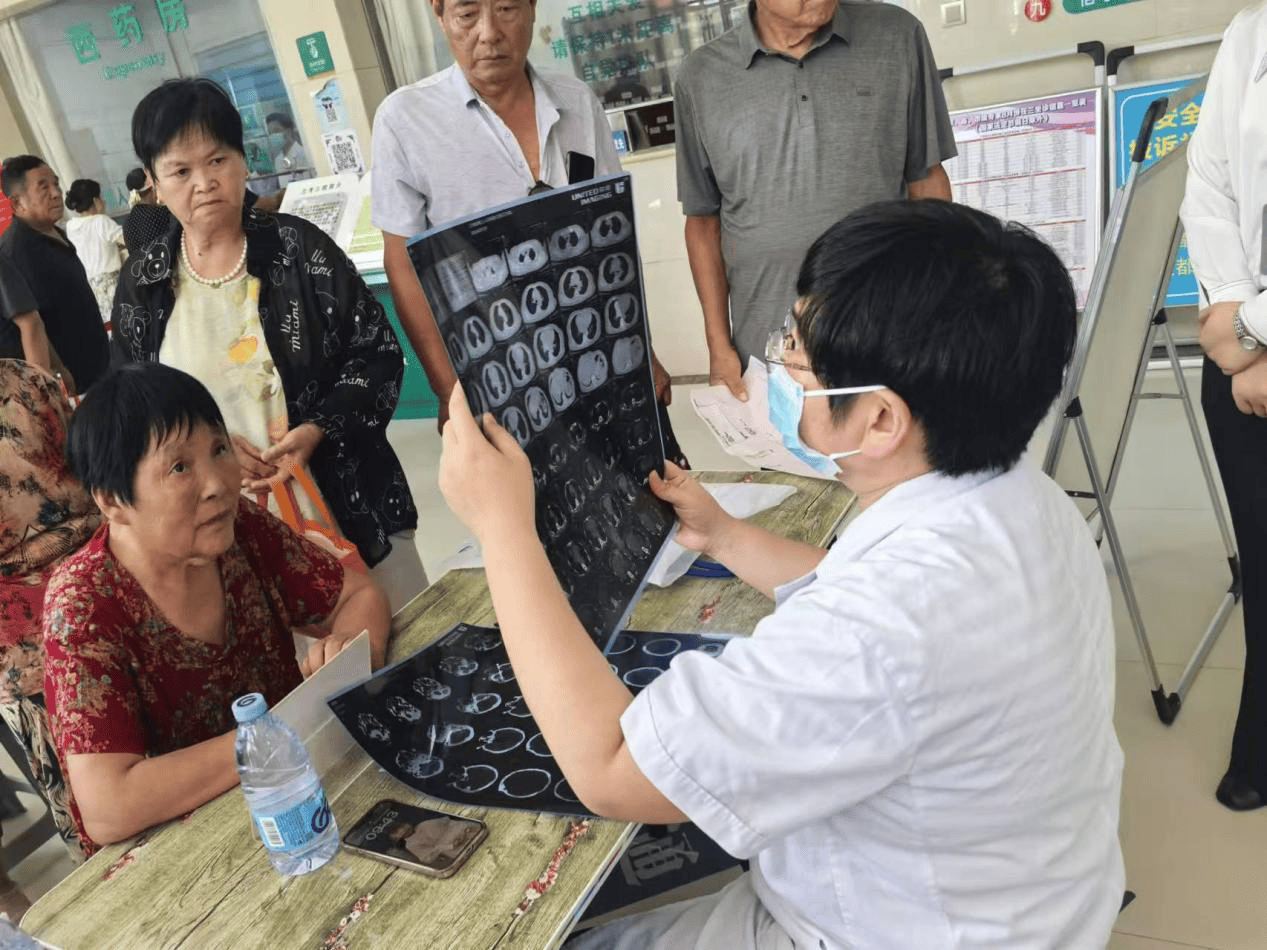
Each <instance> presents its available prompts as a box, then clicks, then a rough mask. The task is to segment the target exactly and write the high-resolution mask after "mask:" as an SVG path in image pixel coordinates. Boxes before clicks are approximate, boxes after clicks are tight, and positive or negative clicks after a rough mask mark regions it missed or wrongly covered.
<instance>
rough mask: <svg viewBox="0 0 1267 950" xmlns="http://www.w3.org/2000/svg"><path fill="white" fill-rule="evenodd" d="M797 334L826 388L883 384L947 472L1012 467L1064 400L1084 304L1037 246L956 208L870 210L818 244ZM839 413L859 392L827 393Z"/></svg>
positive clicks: (915, 205) (1009, 226)
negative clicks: (903, 404)
mask: <svg viewBox="0 0 1267 950" xmlns="http://www.w3.org/2000/svg"><path fill="white" fill-rule="evenodd" d="M796 291H797V295H798V297H800V298H803V299H804V305H803V307H802V311H801V314H800V317H799V319H798V331H799V334H800V337H801V340H802V342H803V344H804V347H805V353H806V355H807V356H808V358H809V363H810V366H811V367H812V368H813V370H814V373H815V375H816V376H818V378H819V379H820V380H821V381H822V382H823V384H824V386H826V387H828V388H836V387H844V386H853V385H867V384H871V383H879V384H882V385H884V386H887V387H888V388H889V389H891V390H892V391H893V392H895V393H897V394H898V395H899V396H901V397H902V399H903V400H905V402H906V404H907V405H908V406H909V407H910V410H911V413H912V415H913V416H914V417H915V419H916V420H917V421H918V422H919V423H920V425H921V427H922V428H923V431H924V436H925V440H926V443H927V455H928V461H929V464H930V465H931V466H932V467H933V468H934V469H935V470H936V471H938V472H942V473H944V474H946V475H964V474H967V473H969V472H979V471H988V470H992V469H999V470H1006V469H1009V468H1011V467H1012V466H1013V465H1015V464H1016V462H1017V461H1018V460H1019V459H1020V457H1021V454H1022V453H1023V452H1024V451H1025V447H1026V445H1028V444H1029V440H1030V438H1031V437H1032V436H1033V434H1034V430H1035V429H1036V428H1037V427H1038V424H1039V423H1040V422H1041V421H1042V419H1043V416H1044V415H1046V413H1047V410H1048V409H1049V408H1050V407H1051V404H1052V402H1053V401H1054V400H1055V398H1056V396H1057V395H1059V393H1060V388H1061V384H1062V382H1063V379H1064V372H1065V367H1066V366H1067V365H1068V363H1069V360H1070V358H1071V356H1072V355H1073V346H1074V338H1075V335H1076V327H1077V297H1076V296H1075V294H1074V289H1073V283H1072V281H1070V279H1069V272H1068V271H1067V270H1066V269H1065V266H1064V265H1063V264H1062V263H1061V261H1060V258H1059V257H1057V256H1056V253H1055V251H1053V250H1052V249H1051V247H1050V246H1049V245H1047V244H1046V243H1045V242H1044V241H1043V240H1042V239H1041V238H1039V237H1038V236H1037V235H1035V234H1034V233H1033V232H1032V231H1030V230H1029V229H1028V228H1025V227H1023V226H1021V225H1019V224H1016V223H1014V222H1011V223H1006V224H1005V223H1004V222H1002V221H1000V220H999V219H998V218H995V217H993V216H992V215H989V214H986V213H984V212H981V211H976V210H974V209H972V208H967V207H964V206H963V205H957V204H953V203H951V202H947V201H939V200H923V201H905V200H899V201H891V202H881V203H878V204H873V205H869V206H867V207H865V208H861V209H859V210H858V211H855V212H854V213H852V214H850V215H849V216H848V217H846V218H845V219H843V220H842V221H840V222H838V223H836V224H834V225H832V227H830V228H828V229H827V231H826V232H824V233H823V235H822V236H821V237H819V238H818V240H817V241H815V242H814V244H813V246H811V247H810V249H809V252H808V254H807V255H806V257H805V262H804V264H803V265H802V266H801V271H800V276H799V278H798V279H797V285H796ZM829 398H830V400H831V407H832V410H833V412H834V413H835V415H836V417H837V418H838V419H840V418H843V417H844V415H845V414H846V413H847V412H848V409H849V406H850V405H851V403H852V401H853V400H854V399H855V398H856V397H854V396H831V397H829Z"/></svg>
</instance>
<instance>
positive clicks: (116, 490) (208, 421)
mask: <svg viewBox="0 0 1267 950" xmlns="http://www.w3.org/2000/svg"><path fill="white" fill-rule="evenodd" d="M199 424H205V425H208V426H210V427H211V428H213V429H219V430H221V431H224V429H225V426H224V416H222V415H221V414H220V407H219V406H217V405H216V401H215V399H214V398H213V397H212V395H211V393H209V392H208V391H207V387H206V386H204V385H203V384H202V383H200V382H198V380H196V379H194V378H193V377H192V376H190V375H189V374H188V373H184V372H181V371H180V370H178V369H175V368H173V367H171V366H164V365H163V364H162V363H124V364H123V365H121V366H116V367H114V368H113V369H111V370H110V371H109V372H108V373H106V375H105V376H103V377H102V378H101V379H99V380H97V382H96V383H94V384H93V385H92V387H91V388H90V389H89V390H88V392H87V394H85V396H84V398H83V402H81V403H80V405H79V408H78V409H76V410H75V414H74V415H73V416H71V419H70V426H69V427H68V428H67V430H66V464H67V467H68V468H69V469H70V470H71V473H72V474H74V476H75V477H76V478H78V479H79V481H80V483H82V484H83V486H84V488H86V489H87V490H88V491H89V492H90V493H91V492H93V491H96V490H98V489H100V490H101V491H103V492H105V493H106V494H108V495H112V496H113V497H114V499H115V500H116V501H118V502H119V503H120V504H123V505H131V504H132V503H133V501H134V500H135V497H136V496H135V486H136V469H137V466H138V465H139V464H140V462H141V459H143V458H144V457H145V456H146V454H147V453H148V452H149V451H150V450H151V449H152V448H154V447H155V446H157V445H160V444H161V443H162V442H163V441H165V440H166V439H167V437H168V436H171V435H183V434H186V433H188V432H191V431H192V430H193V429H194V428H195V427H196V426H198V425H199Z"/></svg>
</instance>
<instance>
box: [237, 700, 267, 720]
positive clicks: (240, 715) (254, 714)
mask: <svg viewBox="0 0 1267 950" xmlns="http://www.w3.org/2000/svg"><path fill="white" fill-rule="evenodd" d="M266 712H268V700H267V699H265V698H264V694H263V693H247V694H246V695H245V696H239V697H238V698H237V699H235V700H234V701H233V718H234V719H236V720H237V721H238V722H240V723H247V722H253V721H255V720H256V719H259V718H260V716H262V715H264V713H266Z"/></svg>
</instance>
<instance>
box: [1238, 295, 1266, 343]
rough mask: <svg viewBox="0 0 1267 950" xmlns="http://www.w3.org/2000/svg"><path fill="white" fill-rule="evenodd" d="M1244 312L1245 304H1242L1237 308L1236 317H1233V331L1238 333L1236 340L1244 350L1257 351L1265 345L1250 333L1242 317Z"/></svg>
mask: <svg viewBox="0 0 1267 950" xmlns="http://www.w3.org/2000/svg"><path fill="white" fill-rule="evenodd" d="M1244 310H1245V305H1244V304H1241V305H1240V306H1239V307H1237V308H1236V315H1235V316H1233V317H1232V329H1233V330H1235V331H1236V340H1237V342H1238V343H1240V345H1241V349H1242V350H1256V349H1258V348H1259V347H1260V346H1262V345H1263V344H1262V341H1261V340H1259V339H1258V337H1256V336H1254V335H1253V334H1252V333H1250V332H1249V328H1248V327H1246V326H1245V321H1244V319H1242V317H1241V314H1242V313H1243V312H1244Z"/></svg>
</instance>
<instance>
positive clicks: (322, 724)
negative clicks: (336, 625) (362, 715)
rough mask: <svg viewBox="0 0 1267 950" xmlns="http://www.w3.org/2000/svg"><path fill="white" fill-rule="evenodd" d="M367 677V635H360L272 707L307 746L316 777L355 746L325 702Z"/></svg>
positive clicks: (368, 665)
mask: <svg viewBox="0 0 1267 950" xmlns="http://www.w3.org/2000/svg"><path fill="white" fill-rule="evenodd" d="M370 674H371V670H370V638H369V634H368V633H362V634H361V635H360V636H359V637H357V638H356V639H355V640H353V641H352V642H351V643H349V644H348V645H347V646H346V647H344V648H343V650H342V652H341V653H339V655H338V656H336V657H335V658H334V659H333V660H331V661H330V662H329V663H327V664H326V665H325V666H323V667H321V669H319V670H317V672H315V673H313V674H312V675H311V676H310V677H308V678H307V679H306V680H304V681H303V682H302V683H300V684H299V685H298V686H296V687H295V688H294V689H292V690H291V691H290V692H289V693H288V694H286V698H285V699H283V700H282V701H281V702H280V703H278V704H277V705H276V706H275V707H273V712H274V713H276V714H277V715H278V716H280V717H281V718H282V720H283V721H284V722H286V724H287V725H289V726H290V727H291V728H292V729H294V730H295V732H296V733H297V734H298V735H299V738H300V739H302V740H303V741H304V745H305V746H307V747H308V756H309V757H310V758H311V759H312V767H313V768H315V769H316V770H317V774H318V775H325V773H326V770H327V769H329V768H330V766H332V765H334V763H336V762H338V761H339V759H341V758H342V757H343V756H344V755H345V754H346V753H347V752H348V751H349V750H351V749H352V748H354V747H355V746H356V740H355V739H353V738H352V735H351V733H349V732H348V731H347V730H346V729H344V728H343V726H342V725H341V724H340V723H339V721H338V720H337V719H336V718H335V716H334V713H332V712H331V711H330V707H329V706H327V705H326V700H327V699H329V698H330V697H331V696H337V695H338V694H339V693H341V692H343V691H344V690H346V689H350V688H351V687H353V686H355V685H356V684H357V683H363V682H365V680H367V679H369V678H370Z"/></svg>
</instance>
